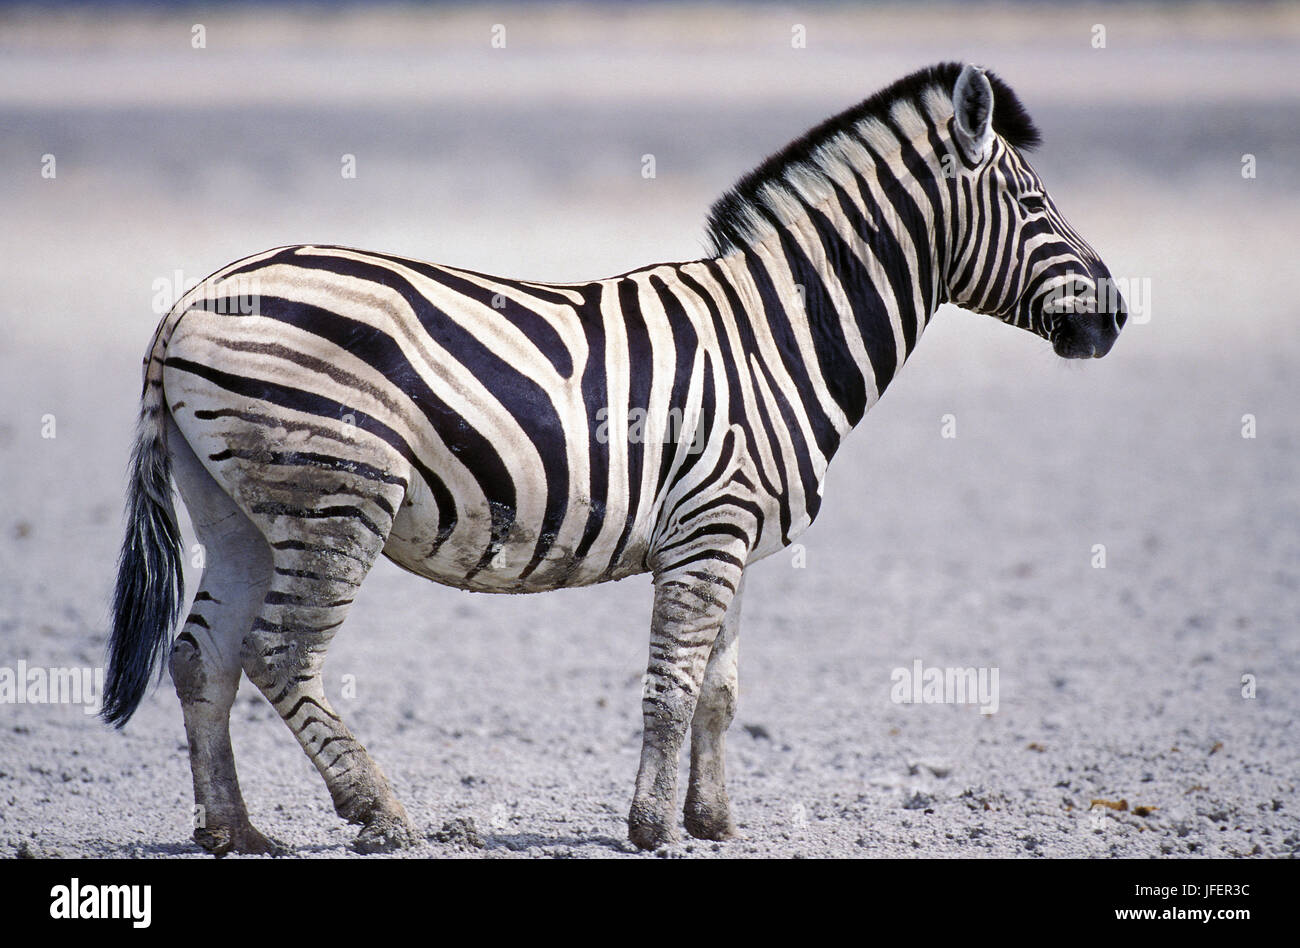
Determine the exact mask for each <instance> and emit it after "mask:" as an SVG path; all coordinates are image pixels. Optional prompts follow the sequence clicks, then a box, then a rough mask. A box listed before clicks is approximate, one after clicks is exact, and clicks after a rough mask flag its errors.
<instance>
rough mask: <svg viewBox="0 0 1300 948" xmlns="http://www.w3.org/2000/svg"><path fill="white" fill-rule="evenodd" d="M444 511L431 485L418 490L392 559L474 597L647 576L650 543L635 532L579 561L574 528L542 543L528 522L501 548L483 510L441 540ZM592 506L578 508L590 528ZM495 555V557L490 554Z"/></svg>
mask: <svg viewBox="0 0 1300 948" xmlns="http://www.w3.org/2000/svg"><path fill="white" fill-rule="evenodd" d="M438 513H439V512H438V509H437V506H436V504H434V502H433V499H432V496H431V494H430V493H429V491H428V489H427V487H425V486H424V485H423V483H422V482H420V481H419V480H418V479H417V480H416V481H415V482H414V483H413V484H412V488H411V489H410V490H409V491H408V493H407V496H406V498H405V500H404V501H403V502H402V505H401V507H400V508H399V510H398V512H397V516H396V517H395V518H394V520H393V529H392V531H391V532H390V534H389V536H388V540H387V542H386V544H385V545H384V555H385V556H386V557H388V558H389V559H390V560H392V561H393V562H394V563H396V564H397V565H398V566H400V567H402V568H403V569H405V570H408V571H409V572H412V573H415V574H416V575H418V576H423V577H424V578H426V579H431V580H433V581H434V582H438V583H442V584H443V585H446V586H453V587H455V588H457V589H467V590H470V591H473V592H490V593H532V592H545V591H547V590H551V589H562V588H566V587H570V586H588V585H591V584H593V583H603V582H609V581H612V580H618V579H625V578H627V577H628V576H635V575H637V574H639V573H644V572H646V566H645V556H646V551H647V549H648V546H649V542H648V539H647V538H644V537H641V536H639V535H637V534H638V532H637V531H633V532H632V533H631V534H630V535H629V537H628V538H627V540H626V542H625V543H624V545H623V546H622V548H621V550H618V551H617V552H618V555H617V557H615V556H614V554H615V552H616V550H615V548H614V547H611V546H609V544H608V543H602V542H600V540H599V539H598V540H597V541H596V542H595V543H593V544H591V545H590V546H589V547H588V548H587V549H586V550H585V551H584V552H583V555H581V556H579V555H578V551H577V548H576V544H574V543H572V542H568V538H570V537H571V536H572V534H573V531H572V530H561V531H560V532H559V534H558V535H552V536H547V537H545V538H543V537H542V535H541V533H540V531H539V530H538V529H536V528H535V527H531V526H530V525H528V524H525V523H519V522H516V523H514V524H512V526H511V527H510V530H509V532H508V533H507V534H506V535H505V537H504V540H503V541H502V542H500V543H499V544H496V545H494V544H490V543H486V542H485V538H486V537H488V536H490V535H491V527H492V524H491V514H490V512H489V509H488V508H486V507H483V508H481V509H477V510H476V509H475V508H474V507H473V506H469V505H465V506H463V507H459V508H458V511H457V515H456V522H455V526H454V528H453V529H452V530H451V533H450V534H449V535H447V536H446V537H445V538H442V539H441V540H440V538H439V530H440V522H439V516H438ZM590 513H591V510H590V505H584V504H582V503H574V504H570V509H569V510H568V511H567V514H566V518H565V519H566V522H567V521H568V520H569V518H571V517H576V518H578V522H586V520H587V518H588V517H589V515H590ZM489 553H490V554H491V555H488V554H489Z"/></svg>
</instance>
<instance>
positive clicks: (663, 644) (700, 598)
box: [627, 557, 744, 849]
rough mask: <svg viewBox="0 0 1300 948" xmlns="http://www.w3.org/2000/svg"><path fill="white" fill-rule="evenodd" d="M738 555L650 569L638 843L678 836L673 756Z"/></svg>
mask: <svg viewBox="0 0 1300 948" xmlns="http://www.w3.org/2000/svg"><path fill="white" fill-rule="evenodd" d="M743 562H744V559H743V557H738V558H732V557H728V558H726V559H717V560H707V561H699V560H697V561H695V562H693V563H691V564H690V565H689V566H688V567H686V568H684V569H679V570H674V571H672V572H671V573H665V574H661V575H657V576H656V577H655V604H654V619H653V624H652V628H651V633H650V662H649V667H648V669H647V672H646V678H645V691H644V694H643V697H642V700H641V713H642V717H643V720H644V723H645V733H644V735H643V737H642V742H641V766H640V769H639V770H638V771H637V777H636V793H635V795H634V797H633V799H632V809H631V811H630V812H629V813H628V818H627V823H628V838H629V839H631V840H632V842H633V843H635V844H636V845H637V846H639V847H641V848H642V849H654V848H656V847H658V846H662V845H664V844H667V843H671V842H674V841H676V839H677V760H678V754H679V752H680V750H681V746H682V741H683V739H684V738H685V736H686V729H687V727H688V726H689V725H690V723H691V719H692V718H693V717H694V715H695V710H696V704H697V701H698V699H699V695H700V688H701V686H702V684H703V682H704V678H705V669H706V666H707V663H708V659H709V655H710V653H711V651H712V649H713V646H714V642H715V641H716V640H717V638H718V633H719V631H720V630H721V628H722V625H723V618H724V616H725V615H726V613H727V607H728V605H730V603H731V600H732V598H733V597H734V595H735V592H736V590H737V588H738V587H739V585H740V575H741V565H740V564H742V563H743Z"/></svg>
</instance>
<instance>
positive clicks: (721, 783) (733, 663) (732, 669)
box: [685, 578, 744, 840]
mask: <svg viewBox="0 0 1300 948" xmlns="http://www.w3.org/2000/svg"><path fill="white" fill-rule="evenodd" d="M743 592H744V579H743V578H742V579H741V585H740V588H738V589H737V590H736V593H735V595H734V596H732V598H731V604H730V605H729V606H728V607H727V614H726V616H725V617H724V618H723V620H722V629H721V630H720V631H719V632H718V637H717V638H716V639H715V640H714V642H713V651H712V652H711V653H710V655H709V664H708V667H707V668H706V669H705V671H704V684H703V686H702V687H701V689H700V698H699V701H697V702H696V705H695V717H694V718H692V719H691V776H690V782H689V783H688V784H687V787H686V808H685V817H686V832H688V833H690V834H691V835H692V836H694V837H695V838H696V839H716V840H723V839H730V838H732V837H733V836H735V835H736V826H735V824H734V823H733V822H732V821H731V802H730V801H729V800H728V799H727V774H726V766H725V760H724V758H725V756H726V754H725V746H726V736H727V728H729V727H730V726H731V721H732V718H734V717H735V715H736V698H737V695H738V693H739V691H738V676H737V665H738V661H739V657H740V600H741V595H742V593H743Z"/></svg>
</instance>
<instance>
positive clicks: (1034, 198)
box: [1020, 194, 1047, 214]
mask: <svg viewBox="0 0 1300 948" xmlns="http://www.w3.org/2000/svg"><path fill="white" fill-rule="evenodd" d="M1020 206H1021V207H1023V208H1024V209H1025V210H1026V211H1028V212H1029V213H1030V214H1037V213H1039V212H1041V211H1045V210H1047V204H1046V202H1044V201H1043V196H1042V195H1041V194H1022V195H1020Z"/></svg>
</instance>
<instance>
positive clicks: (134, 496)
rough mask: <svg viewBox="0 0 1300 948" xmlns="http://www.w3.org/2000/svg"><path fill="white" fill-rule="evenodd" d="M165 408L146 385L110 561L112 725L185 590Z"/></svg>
mask: <svg viewBox="0 0 1300 948" xmlns="http://www.w3.org/2000/svg"><path fill="white" fill-rule="evenodd" d="M150 396H153V398H150ZM151 402H152V404H151ZM165 411H166V407H165V405H164V404H163V400H162V397H161V394H159V392H158V389H156V388H150V387H148V386H146V395H145V405H144V407H143V408H142V409H141V412H140V431H139V435H138V437H137V439H136V444H135V451H134V452H133V454H132V456H131V467H130V484H129V486H128V488H127V524H126V539H125V540H123V541H122V555H121V557H120V558H119V560H118V566H117V586H116V589H115V590H114V593H113V632H112V636H111V638H110V639H109V643H108V672H107V674H106V675H105V678H106V681H105V687H104V705H103V708H102V710H101V711H100V715H101V716H102V717H103V719H104V720H105V721H106V722H108V723H109V724H112V725H114V726H115V727H119V728H120V727H122V726H124V725H125V724H126V722H127V721H129V720H131V715H133V714H134V713H135V709H136V708H137V707H139V705H140V701H141V700H142V699H143V698H144V695H145V692H146V691H147V690H148V688H149V679H150V678H152V677H153V674H154V670H155V668H156V669H157V672H158V677H159V678H161V677H162V660H163V655H164V653H165V651H166V646H167V645H169V644H170V642H171V632H172V629H173V628H174V627H175V625H176V620H177V618H178V617H179V615H180V609H181V602H182V600H183V599H184V596H185V572H184V563H183V562H182V554H181V534H180V528H179V527H178V526H177V524H176V510H175V507H174V506H173V503H172V484H171V458H170V457H169V456H168V454H167V444H166V429H165V425H166V417H165V415H164V412H165Z"/></svg>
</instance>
